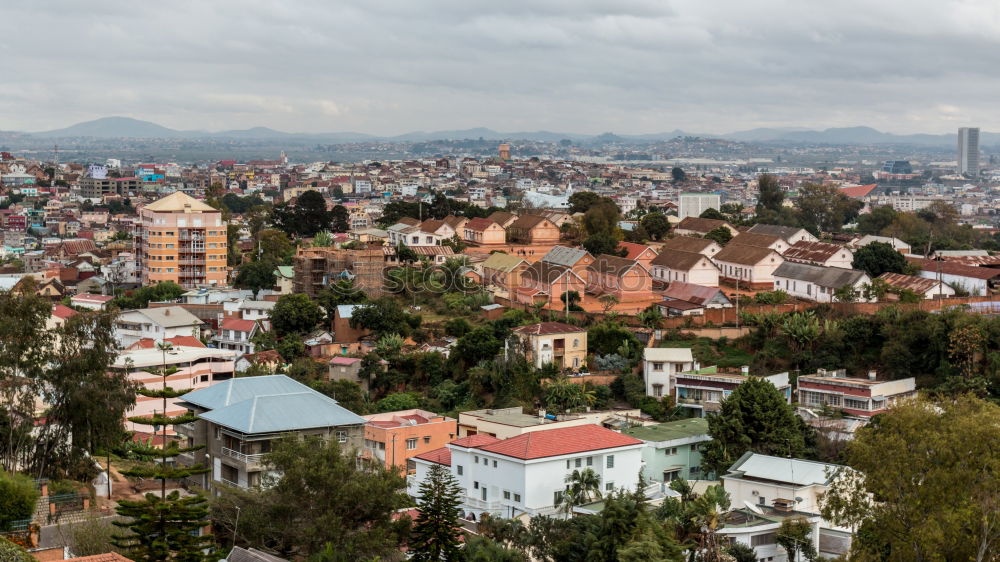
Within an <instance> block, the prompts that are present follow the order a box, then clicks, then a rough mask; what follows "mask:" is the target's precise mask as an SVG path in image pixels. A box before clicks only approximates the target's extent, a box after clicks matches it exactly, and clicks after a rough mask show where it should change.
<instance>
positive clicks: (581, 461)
mask: <svg viewBox="0 0 1000 562" xmlns="http://www.w3.org/2000/svg"><path fill="white" fill-rule="evenodd" d="M573 466H575V467H576V468H580V467H581V466H583V459H582V458H581V459H576V460H575V461H574V462H573Z"/></svg>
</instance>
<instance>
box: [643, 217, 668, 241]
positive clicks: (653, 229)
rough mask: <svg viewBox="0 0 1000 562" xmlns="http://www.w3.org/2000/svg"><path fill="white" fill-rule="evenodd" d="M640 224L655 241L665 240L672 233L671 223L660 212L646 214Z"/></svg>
mask: <svg viewBox="0 0 1000 562" xmlns="http://www.w3.org/2000/svg"><path fill="white" fill-rule="evenodd" d="M639 224H640V225H641V226H642V227H643V228H644V229H646V233H647V234H649V237H650V238H652V239H653V240H663V237H664V236H666V235H667V234H668V233H669V232H670V221H669V220H667V216H666V215H664V214H663V213H660V212H653V213H646V214H645V215H644V216H643V217H642V220H640V221H639Z"/></svg>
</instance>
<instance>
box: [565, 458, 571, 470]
mask: <svg viewBox="0 0 1000 562" xmlns="http://www.w3.org/2000/svg"><path fill="white" fill-rule="evenodd" d="M570 462H571V461H570V460H569V459H566V468H567V469H569V468H570Z"/></svg>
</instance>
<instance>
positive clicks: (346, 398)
mask: <svg viewBox="0 0 1000 562" xmlns="http://www.w3.org/2000/svg"><path fill="white" fill-rule="evenodd" d="M309 385H310V386H311V387H312V388H313V390H316V391H317V392H321V393H323V394H325V395H326V396H329V397H330V398H333V399H334V400H336V401H337V403H338V404H340V405H341V406H343V407H345V408H347V409H348V410H350V411H352V412H354V413H355V414H359V415H362V414H367V413H368V400H367V399H366V397H365V393H364V391H363V390H362V389H361V385H359V384H358V383H356V382H354V381H349V380H343V379H340V380H332V381H325V380H314V381H312V382H311V383H309ZM390 411H391V410H390Z"/></svg>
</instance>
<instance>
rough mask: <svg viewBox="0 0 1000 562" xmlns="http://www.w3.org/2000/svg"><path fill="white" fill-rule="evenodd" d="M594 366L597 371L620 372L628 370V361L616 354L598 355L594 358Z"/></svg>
mask: <svg viewBox="0 0 1000 562" xmlns="http://www.w3.org/2000/svg"><path fill="white" fill-rule="evenodd" d="M594 366H595V367H597V370H599V371H622V370H624V369H626V368H628V359H625V358H624V357H622V356H621V355H618V354H617V353H609V354H608V355H598V356H596V357H594Z"/></svg>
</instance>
